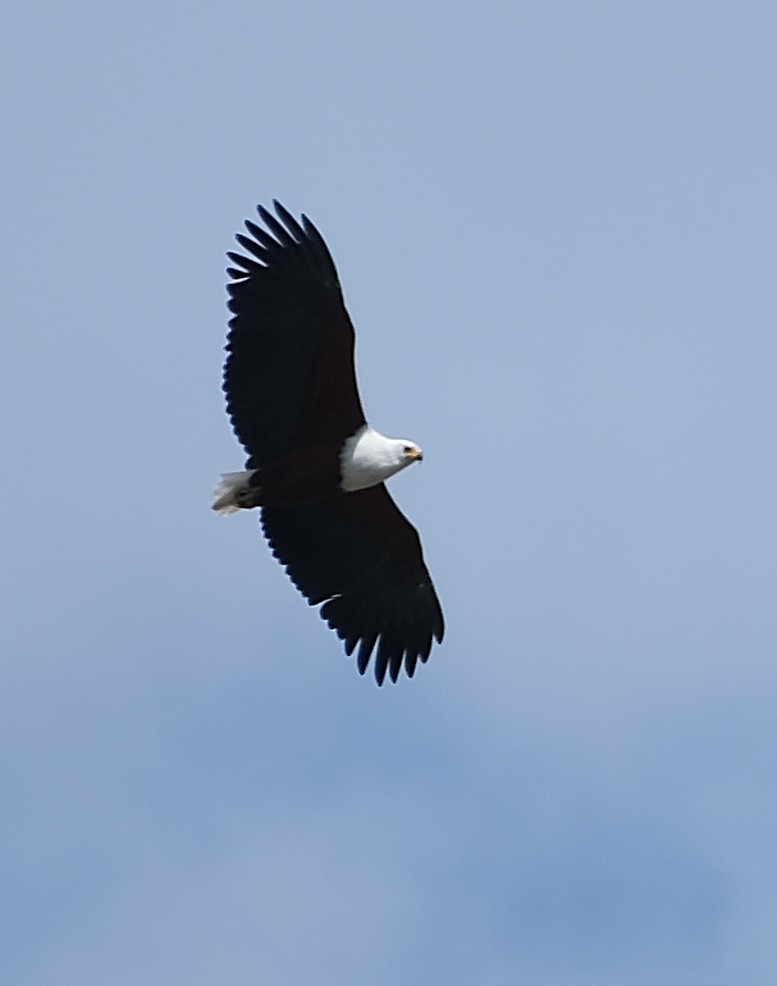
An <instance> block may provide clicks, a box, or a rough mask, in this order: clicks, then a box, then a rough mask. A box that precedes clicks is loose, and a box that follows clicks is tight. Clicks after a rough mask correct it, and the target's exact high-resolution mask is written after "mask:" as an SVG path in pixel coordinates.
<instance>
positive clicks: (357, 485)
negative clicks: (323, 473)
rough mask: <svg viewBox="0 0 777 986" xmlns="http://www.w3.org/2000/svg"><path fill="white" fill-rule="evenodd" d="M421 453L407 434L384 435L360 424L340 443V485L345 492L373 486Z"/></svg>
mask: <svg viewBox="0 0 777 986" xmlns="http://www.w3.org/2000/svg"><path fill="white" fill-rule="evenodd" d="M423 457H424V454H423V452H422V451H421V449H420V448H419V447H418V446H417V445H416V444H415V442H411V441H410V440H409V439H407V438H386V436H385V435H381V434H379V433H378V432H377V431H375V430H374V429H373V428H370V427H369V425H364V427H362V428H360V429H359V431H357V432H356V434H355V435H352V436H351V438H349V439H348V440H347V441H346V442H345V444H344V445H343V451H342V454H341V456H340V474H341V476H342V480H341V483H340V485H341V486H342V488H343V489H344V490H345V491H346V492H348V493H352V492H353V491H354V490H363V489H366V488H367V487H368V486H377V484H378V483H382V482H383V481H384V480H386V479H388V478H389V476H393V475H394V474H395V473H398V472H400V471H401V470H402V469H406V468H407V467H408V466H410V465H412V464H413V463H414V462H420V461H421V460H422V459H423Z"/></svg>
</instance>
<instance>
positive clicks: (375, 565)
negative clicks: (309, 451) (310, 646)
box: [262, 484, 444, 685]
mask: <svg viewBox="0 0 777 986" xmlns="http://www.w3.org/2000/svg"><path fill="white" fill-rule="evenodd" d="M262 528H263V530H264V534H265V537H266V538H267V540H268V541H269V543H270V546H271V548H272V550H273V554H274V555H275V557H276V558H278V560H279V561H280V562H281V563H282V564H283V565H285V566H286V571H287V572H288V574H289V576H290V577H291V579H292V581H293V582H294V584H295V585H296V586H297V588H298V589H299V590H300V592H301V593H302V594H303V595H304V596H305V597H306V598H307V599H308V601H309V602H310V603H311V605H317V604H318V603H324V605H323V606H322V608H321V616H322V618H323V619H325V620H326V621H327V623H328V624H329V626H330V627H331V628H332V629H333V630H335V631H336V632H337V635H338V637H340V639H341V640H344V641H345V650H346V653H347V654H352V653H353V651H354V650H355V649H356V647H357V645H358V646H359V651H358V654H357V657H356V662H357V667H358V669H359V672H360V674H364V672H365V671H366V669H367V665H368V663H369V660H370V656H371V654H372V652H373V650H374V649H375V647H376V645H377V651H376V654H375V660H374V672H375V678H376V680H377V682H378V684H379V685H380V684H382V683H383V680H384V678H385V676H386V673H387V672H388V675H389V677H390V678H391V680H392V681H396V680H397V677H398V675H399V672H400V670H401V668H402V666H403V664H404V668H405V671H406V673H407V675H408V677H412V676H413V674H414V673H415V669H416V664H417V662H418V660H419V659H420V660H421V662H424V661H426V659H427V658H428V657H429V653H430V651H431V649H432V641H433V639H436V640H437V641H438V643H439V642H440V641H442V638H443V633H444V623H443V615H442V609H441V607H440V602H439V600H438V598H437V593H436V592H435V590H434V586H433V585H432V580H431V577H430V575H429V571H428V569H427V568H426V565H425V564H424V558H423V552H422V550H421V542H420V539H419V537H418V533H417V531H416V529H415V528H414V527H413V525H412V524H411V523H410V522H409V521H408V520H407V518H406V517H405V516H404V515H403V514H402V513H401V511H400V510H399V508H398V507H397V505H396V504H395V503H394V501H393V500H392V498H391V496H390V495H389V493H388V491H387V489H386V487H385V486H384V485H383V484H381V485H379V486H372V487H370V488H369V489H366V490H360V491H358V492H356V493H342V494H337V495H335V496H333V497H331V498H329V499H327V500H320V501H316V502H312V503H305V504H300V505H295V506H283V507H275V506H273V507H265V508H264V509H263V510H262Z"/></svg>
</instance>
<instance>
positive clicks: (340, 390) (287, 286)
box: [213, 201, 444, 685]
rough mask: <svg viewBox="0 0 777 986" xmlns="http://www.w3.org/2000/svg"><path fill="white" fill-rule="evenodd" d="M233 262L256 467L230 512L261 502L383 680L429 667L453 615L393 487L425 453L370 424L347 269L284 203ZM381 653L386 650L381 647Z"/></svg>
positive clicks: (225, 490) (234, 414)
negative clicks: (345, 284) (344, 285)
mask: <svg viewBox="0 0 777 986" xmlns="http://www.w3.org/2000/svg"><path fill="white" fill-rule="evenodd" d="M273 204H274V206H275V212H276V214H277V218H276V216H274V215H273V214H272V213H271V212H269V211H268V210H267V209H265V208H263V207H262V206H258V213H259V216H260V218H261V220H262V222H263V224H264V226H263V227H262V226H259V225H257V224H256V223H254V222H251V220H247V221H246V223H245V226H246V230H247V231H248V234H249V235H245V234H244V233H238V234H237V237H236V239H237V241H238V243H239V244H240V246H241V247H242V248H243V250H244V251H245V253H234V252H230V253H228V254H227V256H228V257H229V259H230V261H231V262H232V263H233V264H234V265H235V266H234V267H229V268H227V275H228V276H229V278H230V282H229V284H228V286H227V290H228V292H229V302H228V306H229V309H230V311H231V312H232V314H233V317H232V319H231V320H230V322H229V334H228V337H227V347H226V349H227V354H228V355H227V359H226V362H225V364H224V393H225V395H226V402H227V413H228V415H229V418H230V420H231V422H232V427H233V429H234V431H235V435H236V436H237V438H238V440H239V441H240V443H241V444H242V445H243V447H244V449H245V451H246V453H247V455H248V459H247V461H246V464H245V470H243V471H242V472H234V473H226V474H224V475H223V476H222V478H221V483H220V484H219V486H218V488H217V490H216V493H215V499H214V503H213V509H214V510H215V511H217V512H218V513H232V512H234V511H237V510H248V509H251V508H253V507H258V508H259V509H260V510H261V525H262V530H263V533H264V536H265V538H266V539H267V541H268V543H269V545H270V548H271V549H272V553H273V555H274V556H275V557H276V558H277V559H278V561H280V563H281V564H282V565H283V566H285V569H286V572H287V573H288V575H289V577H290V578H291V580H292V582H293V583H294V584H295V585H296V587H297V588H298V589H299V591H300V592H301V593H302V595H303V596H305V598H306V599H307V600H308V602H309V603H310V605H311V606H317V605H320V604H322V603H323V605H322V606H321V609H320V615H321V617H322V618H323V619H324V620H326V622H327V624H328V625H329V626H330V627H331V629H333V630H334V631H335V632H336V633H337V635H338V637H340V639H341V640H343V641H344V642H345V651H346V654H349V655H350V654H352V653H353V652H354V651H355V650H356V648H357V646H358V652H357V655H356V666H357V668H358V670H359V673H360V674H364V672H365V671H366V670H367V667H368V665H369V662H370V658H371V656H372V654H373V652H374V653H375V656H374V661H373V670H374V674H375V678H376V680H377V682H378V684H379V685H381V684H382V683H383V681H384V679H385V677H386V674H388V676H389V678H390V679H391V680H392V681H396V680H397V677H398V676H399V673H400V671H401V669H402V668H403V667H404V669H405V672H406V674H407V675H408V677H412V676H413V674H414V673H415V670H416V666H417V663H418V661H419V660H420V661H421V662H425V661H426V660H427V658H428V657H429V654H430V652H431V649H432V643H433V640H436V641H437V642H438V643H440V642H442V638H443V632H444V624H443V615H442V609H441V607H440V602H439V599H438V598H437V593H436V592H435V589H434V586H433V584H432V580H431V577H430V575H429V571H428V569H427V567H426V565H425V563H424V557H423V552H422V550H421V541H420V539H419V537H418V533H417V531H416V529H415V528H414V527H413V525H412V524H411V523H410V522H409V521H408V520H407V518H406V517H405V516H404V515H403V514H402V513H401V511H400V510H399V508H398V507H397V506H396V504H395V503H394V500H393V499H392V498H391V496H390V495H389V493H388V490H387V489H386V486H385V485H384V484H385V480H387V479H388V478H389V477H391V476H393V475H394V474H395V473H398V472H400V471H401V470H402V469H406V468H407V467H408V466H410V465H412V464H413V463H414V462H420V461H421V459H422V458H423V455H422V452H421V449H420V448H419V447H418V445H416V444H415V443H414V442H411V441H409V440H407V439H404V438H386V437H385V436H384V435H381V434H379V433H378V432H377V431H375V430H374V429H373V428H371V427H370V426H369V425H368V424H367V420H366V418H365V414H364V411H363V409H362V403H361V399H360V397H359V390H358V387H357V383H356V370H355V366H354V343H355V336H354V330H353V325H352V323H351V319H350V317H349V315H348V312H347V311H346V309H345V304H344V302H343V295H342V290H341V288H340V281H339V279H338V276H337V270H336V268H335V265H334V261H333V260H332V256H331V254H330V253H329V249H328V248H327V245H326V243H325V242H324V239H323V237H322V236H321V234H320V233H319V231H318V230H317V229H316V227H315V226H314V225H313V223H312V222H310V220H309V219H308V218H307V217H306V216H304V215H303V216H301V218H300V221H297V220H296V219H295V218H294V217H293V216H292V215H291V213H289V212H288V211H287V210H286V209H285V208H284V207H283V206H282V205H281V204H280V203H279V202H277V201H276V202H274V203H273ZM376 648H377V649H376Z"/></svg>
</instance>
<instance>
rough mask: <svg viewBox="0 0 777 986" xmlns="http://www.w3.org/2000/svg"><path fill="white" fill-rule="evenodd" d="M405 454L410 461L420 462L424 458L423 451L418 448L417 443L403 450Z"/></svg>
mask: <svg viewBox="0 0 777 986" xmlns="http://www.w3.org/2000/svg"><path fill="white" fill-rule="evenodd" d="M405 456H406V457H407V458H408V459H410V461H411V462H422V461H423V458H424V453H423V452H422V451H421V449H420V448H418V446H417V445H415V446H413V448H411V449H408V451H407V452H405Z"/></svg>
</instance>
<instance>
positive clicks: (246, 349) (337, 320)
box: [224, 202, 364, 469]
mask: <svg viewBox="0 0 777 986" xmlns="http://www.w3.org/2000/svg"><path fill="white" fill-rule="evenodd" d="M274 205H275V211H276V212H277V214H278V218H277V219H276V218H275V216H273V215H272V214H271V213H270V212H268V211H267V210H266V209H264V208H263V207H262V206H259V207H258V211H259V216H260V217H261V219H262V221H263V223H264V225H265V227H266V228H262V227H260V226H257V225H256V224H255V223H253V222H251V221H250V220H247V221H246V224H245V225H246V229H247V230H248V233H249V234H250V235H248V236H246V235H244V234H243V233H238V235H237V241H238V243H239V244H240V245H241V247H243V249H244V250H245V251H246V255H244V254H239V253H229V254H228V256H229V258H230V260H231V261H232V262H233V263H234V264H235V265H236V266H235V267H231V268H229V269H228V270H227V273H228V275H229V277H230V278H231V283H230V284H229V285H228V287H227V290H228V292H229V308H230V310H231V311H232V312H233V313H234V318H232V319H231V321H230V323H229V324H230V332H229V336H228V340H227V351H228V353H229V355H228V356H227V360H226V363H225V365H224V392H225V394H226V397H227V413H228V414H229V417H230V420H231V422H232V426H233V428H234V430H235V434H236V435H237V437H238V439H239V440H240V442H241V443H242V445H243V446H244V448H245V449H246V451H247V452H248V461H247V463H246V467H247V468H249V469H254V468H258V467H260V466H263V465H266V464H267V463H269V462H272V461H273V460H274V459H276V458H277V457H278V456H279V455H281V454H283V453H284V452H287V451H289V450H290V449H292V448H295V447H298V446H300V445H307V444H313V443H315V442H318V441H327V442H328V441H332V442H335V443H337V444H340V443H342V441H343V440H344V439H345V438H347V437H348V436H349V435H352V434H353V433H354V432H355V431H356V430H357V429H358V428H360V427H361V426H362V425H363V424H364V411H363V410H362V406H361V401H360V399H359V392H358V389H357V385H356V373H355V370H354V361H353V351H354V331H353V325H352V324H351V320H350V318H349V316H348V312H347V311H346V310H345V305H344V303H343V296H342V291H341V289H340V282H339V280H338V277H337V270H336V269H335V265H334V261H333V260H332V257H331V254H330V253H329V250H328V249H327V246H326V243H325V242H324V239H323V237H322V236H321V234H320V233H319V232H318V230H317V229H316V227H315V226H314V225H313V223H311V222H310V220H309V219H307V217H305V216H302V217H301V224H300V223H299V222H297V220H296V219H295V218H294V217H293V216H292V215H291V213H289V212H288V211H287V210H286V209H284V207H283V206H282V205H281V204H280V203H279V202H275V203H274Z"/></svg>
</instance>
